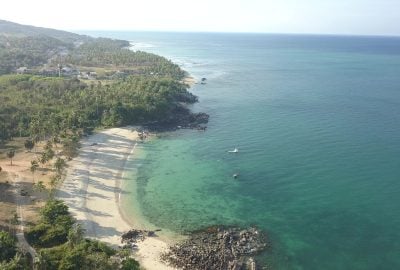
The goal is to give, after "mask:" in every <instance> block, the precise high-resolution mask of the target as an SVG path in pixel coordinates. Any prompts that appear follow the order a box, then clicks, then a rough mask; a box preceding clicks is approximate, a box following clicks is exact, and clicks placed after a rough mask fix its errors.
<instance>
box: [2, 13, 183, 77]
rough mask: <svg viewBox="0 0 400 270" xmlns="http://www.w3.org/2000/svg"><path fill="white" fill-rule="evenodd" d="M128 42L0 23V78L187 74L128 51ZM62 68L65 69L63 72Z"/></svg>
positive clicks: (168, 63)
mask: <svg viewBox="0 0 400 270" xmlns="http://www.w3.org/2000/svg"><path fill="white" fill-rule="evenodd" d="M129 46H130V44H129V41H126V40H118V39H110V38H93V37H89V36H85V35H79V34H75V33H70V32H67V31H61V30H55V29H49V28H43V27H35V26H30V25H22V24H18V23H14V22H9V21H5V20H0V75H2V74H12V73H24V74H26V73H28V74H35V75H44V76H60V72H63V75H64V76H69V77H80V78H82V77H83V78H86V79H116V78H121V77H126V76H129V75H145V76H153V77H154V76H158V77H169V78H174V79H182V78H183V77H184V76H185V72H184V71H183V70H181V69H180V68H179V66H177V65H176V64H174V63H172V62H171V61H169V60H167V59H165V58H164V57H161V56H158V55H155V54H151V53H145V52H140V51H137V52H133V51H131V50H129ZM59 67H62V71H60V69H59Z"/></svg>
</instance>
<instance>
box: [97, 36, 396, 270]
mask: <svg viewBox="0 0 400 270" xmlns="http://www.w3.org/2000/svg"><path fill="white" fill-rule="evenodd" d="M89 34H91V35H98V36H107V37H113V38H120V39H126V40H129V41H132V43H133V44H134V47H133V48H134V49H137V50H143V51H147V52H153V53H156V54H160V55H163V56H165V57H167V58H169V59H171V60H172V61H174V62H176V63H177V64H179V65H181V66H182V68H183V69H185V70H186V71H188V72H189V73H190V74H191V75H192V76H194V77H195V78H197V79H201V78H203V77H205V78H207V81H206V84H205V85H201V84H197V85H195V86H194V87H193V88H192V89H191V91H192V92H193V93H194V94H196V95H197V96H199V100H200V102H199V103H197V104H195V105H193V106H192V107H191V108H192V109H193V110H194V111H202V112H206V113H208V114H210V122H209V124H208V129H207V131H206V132H201V131H194V130H180V131H177V132H171V133H165V134H162V135H161V136H160V138H158V139H155V140H151V141H149V142H147V143H145V144H144V145H141V146H140V158H139V157H138V158H137V159H136V158H134V159H132V161H131V162H133V163H135V162H136V164H135V166H134V169H133V170H132V172H131V174H129V172H128V174H127V175H128V176H129V177H130V178H131V180H132V181H130V182H129V184H128V186H127V188H128V189H129V187H130V185H131V186H132V190H134V194H135V200H137V203H136V204H137V205H136V207H137V209H136V210H135V211H140V212H141V213H142V215H143V216H144V217H145V219H146V220H147V221H148V222H149V223H151V224H153V225H154V226H155V227H160V228H165V229H169V230H171V231H174V232H178V233H181V232H187V231H191V230H196V229H200V228H204V227H206V226H209V225H215V224H225V225H240V226H250V225H256V226H258V227H259V228H261V229H263V230H264V231H265V232H266V234H267V236H268V239H269V243H270V248H269V249H268V250H267V251H266V252H265V253H264V254H262V255H261V256H260V258H259V259H260V261H262V263H263V264H265V265H268V266H269V267H270V268H269V269H284V270H286V269H296V270H297V269H305V270H312V269H316V270H317V269H318V270H320V269H324V270H329V269H335V270H337V269H351V270H356V269H363V270H365V269H374V270H375V269H400V256H399V254H400V241H399V240H400V210H399V207H400V125H399V123H400V38H395V37H351V36H317V35H272V34H222V33H220V34H217V33H147V32H89ZM235 147H237V148H238V149H239V153H237V154H232V153H228V151H229V150H232V149H234V148H235ZM128 167H129V166H128ZM235 173H238V174H239V177H238V178H237V179H234V178H233V177H232V175H233V174H235ZM132 194H133V193H130V194H128V195H126V196H133V195H132ZM128 201H129V199H128ZM129 207H133V206H129V205H128V206H127V208H128V209H129ZM138 209H139V210H138Z"/></svg>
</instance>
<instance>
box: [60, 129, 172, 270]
mask: <svg viewBox="0 0 400 270" xmlns="http://www.w3.org/2000/svg"><path fill="white" fill-rule="evenodd" d="M137 139H138V133H137V132H136V131H134V129H133V128H129V127H126V128H113V129H108V130H105V131H102V132H99V133H97V134H95V135H93V136H90V137H88V138H87V139H85V140H83V141H82V142H81V143H82V147H81V148H80V150H79V155H78V157H77V158H75V159H74V160H73V161H71V162H70V163H69V169H68V173H67V177H66V179H65V181H64V183H63V185H62V187H61V188H60V190H59V192H58V197H59V198H60V199H62V200H64V201H65V202H66V204H67V205H68V206H69V208H70V211H71V213H72V214H73V215H74V217H75V218H76V219H77V220H78V221H79V222H80V223H82V224H83V226H84V228H85V230H86V236H87V237H90V238H94V239H97V240H100V241H103V242H106V243H108V244H110V245H113V246H115V247H117V246H119V245H121V242H120V237H121V235H122V233H124V232H126V231H128V230H129V229H131V228H132V227H131V226H130V224H128V223H127V221H126V220H125V219H124V218H123V216H122V215H121V212H120V209H119V198H120V193H121V190H120V186H121V185H120V184H121V181H123V177H122V176H123V171H124V167H125V162H126V160H127V158H128V156H129V155H130V154H132V155H134V154H135V153H134V150H133V151H132V149H134V147H135V145H136V140H137ZM167 248H168V245H167V243H165V242H163V241H162V240H161V239H160V238H158V237H147V238H146V239H145V240H144V241H143V242H139V243H138V251H137V252H136V259H138V260H139V261H140V263H141V265H142V266H143V267H144V268H145V269H149V270H152V269H154V270H156V269H157V270H163V269H174V268H172V267H169V266H167V265H165V264H164V263H162V262H161V261H160V259H159V257H160V254H161V253H162V252H164V251H165V250H166V249H167Z"/></svg>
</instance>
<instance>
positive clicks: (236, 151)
mask: <svg viewBox="0 0 400 270" xmlns="http://www.w3.org/2000/svg"><path fill="white" fill-rule="evenodd" d="M238 152H239V149H237V148H236V147H235V149H233V150H230V151H228V153H238Z"/></svg>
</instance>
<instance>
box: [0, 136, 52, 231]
mask: <svg viewBox="0 0 400 270" xmlns="http://www.w3.org/2000/svg"><path fill="white" fill-rule="evenodd" d="M25 139H26V138H25ZM25 139H24V138H18V139H16V140H13V141H11V142H10V143H8V144H6V145H2V146H0V167H1V168H2V172H0V227H8V228H13V227H14V225H13V223H15V215H16V213H17V211H16V210H17V209H16V202H15V196H14V194H16V193H17V192H20V193H23V194H24V196H25V197H27V198H29V199H27V200H26V201H27V203H25V204H24V205H22V211H23V215H24V218H25V220H26V221H27V222H28V223H33V222H35V221H37V219H38V213H39V209H40V207H41V206H43V204H44V201H45V200H46V199H47V198H48V191H44V192H39V191H37V190H36V189H35V188H34V183H37V182H38V181H42V182H43V183H44V185H45V186H46V187H47V188H49V187H50V178H51V176H52V175H54V172H53V170H52V162H54V159H53V161H52V162H50V163H49V164H47V165H45V166H44V167H43V168H42V166H40V168H39V169H38V170H37V171H36V172H35V173H34V174H32V172H31V171H30V167H31V161H32V160H35V159H37V158H38V157H39V156H40V154H41V152H42V150H43V146H44V143H39V144H38V145H37V146H36V147H35V149H34V150H33V151H32V152H27V151H26V150H25V148H24V146H23V144H24V141H25ZM10 149H14V150H15V151H16V153H15V156H14V158H13V161H12V163H13V165H12V166H11V162H10V159H8V158H7V156H6V153H7V151H8V150H10ZM55 150H56V151H57V150H58V148H55ZM17 186H19V187H20V188H19V189H18V188H17ZM19 190H22V192H21V191H19Z"/></svg>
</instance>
